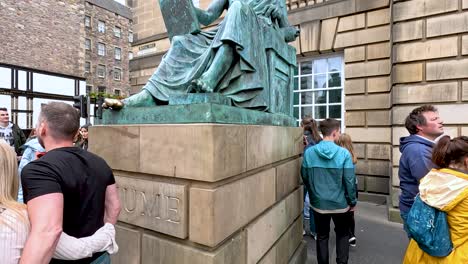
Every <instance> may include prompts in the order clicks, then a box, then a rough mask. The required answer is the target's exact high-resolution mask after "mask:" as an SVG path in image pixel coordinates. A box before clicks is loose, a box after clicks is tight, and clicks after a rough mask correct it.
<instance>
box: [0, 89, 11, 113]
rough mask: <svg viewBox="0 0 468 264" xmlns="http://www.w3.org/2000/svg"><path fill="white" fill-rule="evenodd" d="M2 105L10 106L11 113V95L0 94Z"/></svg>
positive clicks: (0, 105) (0, 103)
mask: <svg viewBox="0 0 468 264" xmlns="http://www.w3.org/2000/svg"><path fill="white" fill-rule="evenodd" d="M0 107H6V108H8V112H9V113H11V111H10V110H11V96H9V95H2V94H0Z"/></svg>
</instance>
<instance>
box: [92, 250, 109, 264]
mask: <svg viewBox="0 0 468 264" xmlns="http://www.w3.org/2000/svg"><path fill="white" fill-rule="evenodd" d="M91 264H111V260H110V256H109V253H107V252H106V253H104V254H102V255H101V256H100V257H99V258H97V259H95V260H94V261H93V262H91Z"/></svg>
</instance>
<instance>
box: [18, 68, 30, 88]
mask: <svg viewBox="0 0 468 264" xmlns="http://www.w3.org/2000/svg"><path fill="white" fill-rule="evenodd" d="M27 85H28V82H27V77H26V72H25V71H18V89H20V90H23V91H26V87H27Z"/></svg>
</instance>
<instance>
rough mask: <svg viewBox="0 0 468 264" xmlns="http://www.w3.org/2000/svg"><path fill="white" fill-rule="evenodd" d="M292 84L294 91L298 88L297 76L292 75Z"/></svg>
mask: <svg viewBox="0 0 468 264" xmlns="http://www.w3.org/2000/svg"><path fill="white" fill-rule="evenodd" d="M293 85H294V88H293V89H294V91H297V90H299V78H297V77H294V79H293Z"/></svg>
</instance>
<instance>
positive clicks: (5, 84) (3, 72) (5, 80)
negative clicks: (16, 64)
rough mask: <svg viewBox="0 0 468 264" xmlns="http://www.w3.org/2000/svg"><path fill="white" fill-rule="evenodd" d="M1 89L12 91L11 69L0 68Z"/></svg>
mask: <svg viewBox="0 0 468 264" xmlns="http://www.w3.org/2000/svg"><path fill="white" fill-rule="evenodd" d="M0 88H6V89H11V69H10V68H3V67H0Z"/></svg>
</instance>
